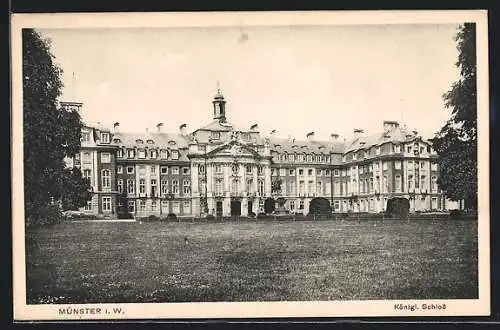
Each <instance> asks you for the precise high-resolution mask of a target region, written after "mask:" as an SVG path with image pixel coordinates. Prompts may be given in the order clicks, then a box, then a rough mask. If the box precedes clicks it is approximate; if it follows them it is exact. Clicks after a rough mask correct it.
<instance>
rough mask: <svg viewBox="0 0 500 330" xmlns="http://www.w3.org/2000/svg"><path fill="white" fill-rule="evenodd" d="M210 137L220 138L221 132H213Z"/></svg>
mask: <svg viewBox="0 0 500 330" xmlns="http://www.w3.org/2000/svg"><path fill="white" fill-rule="evenodd" d="M210 137H211V138H212V139H214V140H218V139H220V132H211V133H210Z"/></svg>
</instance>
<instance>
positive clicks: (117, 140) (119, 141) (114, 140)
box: [113, 139, 122, 143]
mask: <svg viewBox="0 0 500 330" xmlns="http://www.w3.org/2000/svg"><path fill="white" fill-rule="evenodd" d="M113 142H114V143H121V142H122V140H120V139H113Z"/></svg>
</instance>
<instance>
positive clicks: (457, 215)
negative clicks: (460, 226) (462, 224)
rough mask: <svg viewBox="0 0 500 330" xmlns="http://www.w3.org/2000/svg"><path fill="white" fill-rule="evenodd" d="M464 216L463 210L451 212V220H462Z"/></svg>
mask: <svg viewBox="0 0 500 330" xmlns="http://www.w3.org/2000/svg"><path fill="white" fill-rule="evenodd" d="M463 216H464V212H463V211H462V210H450V218H451V219H452V220H459V219H462V218H463Z"/></svg>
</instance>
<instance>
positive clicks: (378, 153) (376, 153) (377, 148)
mask: <svg viewBox="0 0 500 330" xmlns="http://www.w3.org/2000/svg"><path fill="white" fill-rule="evenodd" d="M375 155H380V147H376V148H375Z"/></svg>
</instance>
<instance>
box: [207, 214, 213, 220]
mask: <svg viewBox="0 0 500 330" xmlns="http://www.w3.org/2000/svg"><path fill="white" fill-rule="evenodd" d="M206 220H207V221H215V216H214V215H213V214H208V215H207V217H206Z"/></svg>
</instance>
